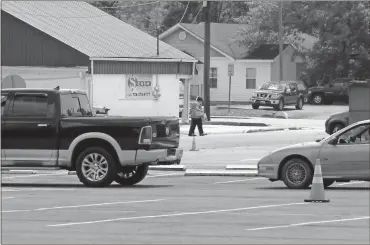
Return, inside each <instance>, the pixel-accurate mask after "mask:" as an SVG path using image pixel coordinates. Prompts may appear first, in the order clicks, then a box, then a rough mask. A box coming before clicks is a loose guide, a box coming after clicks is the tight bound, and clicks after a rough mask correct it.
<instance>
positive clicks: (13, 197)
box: [1, 197, 16, 200]
mask: <svg viewBox="0 0 370 245" xmlns="http://www.w3.org/2000/svg"><path fill="white" fill-rule="evenodd" d="M13 198H16V197H3V198H1V199H3V200H5V199H13Z"/></svg>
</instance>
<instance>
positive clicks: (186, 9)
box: [179, 1, 190, 23]
mask: <svg viewBox="0 0 370 245" xmlns="http://www.w3.org/2000/svg"><path fill="white" fill-rule="evenodd" d="M189 4H190V1H188V5H186V9H185V11H184V14H183V15H182V17H181V19H180V22H179V23H181V22H182V19H183V18H184V17H185V14H186V12H187V11H188V7H189Z"/></svg>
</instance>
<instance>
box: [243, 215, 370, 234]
mask: <svg viewBox="0 0 370 245" xmlns="http://www.w3.org/2000/svg"><path fill="white" fill-rule="evenodd" d="M369 218H370V216H364V217H359V218H352V219H335V220H323V221H313V222H305V223H297V224H290V225H279V226H266V227H260V228H252V229H246V231H259V230H269V229H280V228H288V227H295V226H305V225H315V224H325V223H337V222H345V221H355V220H364V219H369Z"/></svg>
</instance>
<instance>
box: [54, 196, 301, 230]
mask: <svg viewBox="0 0 370 245" xmlns="http://www.w3.org/2000/svg"><path fill="white" fill-rule="evenodd" d="M304 204H306V203H301V202H300V203H286V204H275V205H267V206H256V207H246V208H233V209H221V210H210V211H200V212H186V213H174V214H160V215H150V216H136V217H126V218H117V219H106V220H94V221H85V222H73V223H64V224H55V225H48V227H61V226H72V225H87V224H97V223H107V222H114V221H122V220H138V219H154V218H164V217H176V216H186V215H199V214H212V213H223V212H233V211H240V210H251V209H263V208H274V207H283V206H292V205H304Z"/></svg>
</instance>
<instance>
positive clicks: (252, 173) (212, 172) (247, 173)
mask: <svg viewBox="0 0 370 245" xmlns="http://www.w3.org/2000/svg"><path fill="white" fill-rule="evenodd" d="M257 174H258V173H257V170H216V169H187V170H186V171H185V176H244V177H256V176H257Z"/></svg>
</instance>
